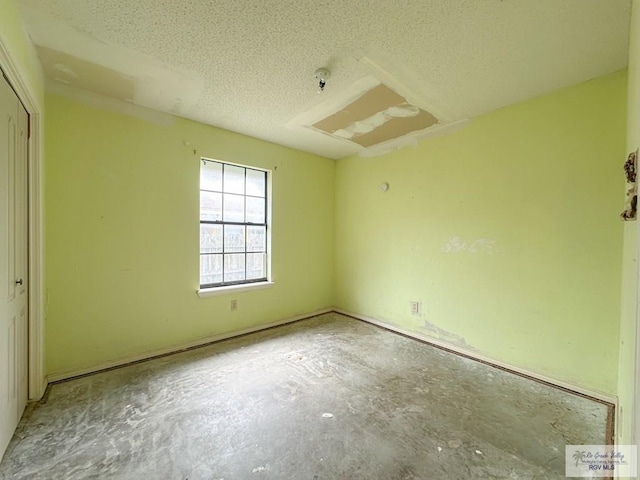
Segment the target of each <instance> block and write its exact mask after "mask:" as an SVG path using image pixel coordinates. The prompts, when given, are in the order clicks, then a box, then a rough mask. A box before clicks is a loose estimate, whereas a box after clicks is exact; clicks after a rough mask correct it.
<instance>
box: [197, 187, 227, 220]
mask: <svg viewBox="0 0 640 480" xmlns="http://www.w3.org/2000/svg"><path fill="white" fill-rule="evenodd" d="M200 220H222V194H221V193H211V192H200Z"/></svg>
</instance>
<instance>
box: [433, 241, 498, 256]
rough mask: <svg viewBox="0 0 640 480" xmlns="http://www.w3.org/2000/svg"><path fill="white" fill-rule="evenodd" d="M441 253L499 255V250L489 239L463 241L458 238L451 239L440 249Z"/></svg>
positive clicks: (494, 242) (495, 243)
mask: <svg viewBox="0 0 640 480" xmlns="http://www.w3.org/2000/svg"><path fill="white" fill-rule="evenodd" d="M442 251H443V252H445V253H461V252H469V253H471V254H486V255H495V254H497V253H500V248H499V247H498V244H497V242H496V241H495V240H491V239H490V238H478V239H476V240H469V241H465V240H462V239H461V238H460V237H451V238H450V239H449V241H448V242H447V243H446V244H444V246H443V247H442Z"/></svg>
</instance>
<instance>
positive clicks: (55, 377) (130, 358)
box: [43, 308, 334, 391]
mask: <svg viewBox="0 0 640 480" xmlns="http://www.w3.org/2000/svg"><path fill="white" fill-rule="evenodd" d="M332 311H334V309H333V308H325V309H322V310H316V311H315V312H309V313H303V314H301V315H296V316H295V317H290V318H286V319H283V320H278V321H276V322H272V323H267V324H265V325H257V326H255V327H249V328H244V329H242V330H234V331H232V332H227V333H220V334H218V335H212V336H209V337H204V338H199V339H197V340H192V341H190V342H187V343H182V344H180V345H173V346H171V347H165V348H159V349H157V350H150V351H147V352H144V353H138V354H134V355H127V356H124V357H120V358H117V359H115V360H110V361H108V362H103V363H100V364H99V365H95V366H93V367H88V368H83V369H79V370H71V371H67V372H62V373H53V374H51V375H48V376H47V383H54V382H60V381H62V380H68V379H70V378H74V377H80V376H82V375H89V374H91V373H96V372H100V371H102V370H108V369H111V368H115V367H123V366H125V365H128V364H130V363H134V362H139V361H141V360H149V359H151V358H154V357H159V356H163V355H168V354H171V353H178V352H183V351H185V350H189V349H191V348H195V347H203V346H205V345H208V344H210V343H214V342H219V341H221V340H227V339H229V338H233V337H239V336H241V335H246V334H248V333H255V332H259V331H261V330H267V329H269V328H273V327H279V326H281V325H286V324H287V323H292V322H297V321H298V320H304V319H305V318H310V317H315V316H317V315H322V314H323V313H329V312H332ZM43 391H44V390H43Z"/></svg>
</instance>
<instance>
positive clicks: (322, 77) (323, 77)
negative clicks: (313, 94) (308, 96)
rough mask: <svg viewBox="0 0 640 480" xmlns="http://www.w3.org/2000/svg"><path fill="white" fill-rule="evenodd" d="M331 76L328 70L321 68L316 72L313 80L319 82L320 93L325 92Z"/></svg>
mask: <svg viewBox="0 0 640 480" xmlns="http://www.w3.org/2000/svg"><path fill="white" fill-rule="evenodd" d="M330 76H331V72H330V71H329V70H327V69H326V68H319V69H317V70H316V71H315V72H314V74H313V78H315V79H316V80H317V81H318V93H322V92H324V87H325V86H326V85H327V79H328V78H329V77H330Z"/></svg>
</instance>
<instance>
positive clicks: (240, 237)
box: [224, 225, 246, 253]
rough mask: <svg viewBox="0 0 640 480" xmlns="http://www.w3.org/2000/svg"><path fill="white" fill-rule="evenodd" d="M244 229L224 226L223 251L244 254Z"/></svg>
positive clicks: (241, 226) (240, 226)
mask: <svg viewBox="0 0 640 480" xmlns="http://www.w3.org/2000/svg"><path fill="white" fill-rule="evenodd" d="M245 228H246V227H244V226H243V225H225V226H224V251H225V253H228V252H244V229H245Z"/></svg>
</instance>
